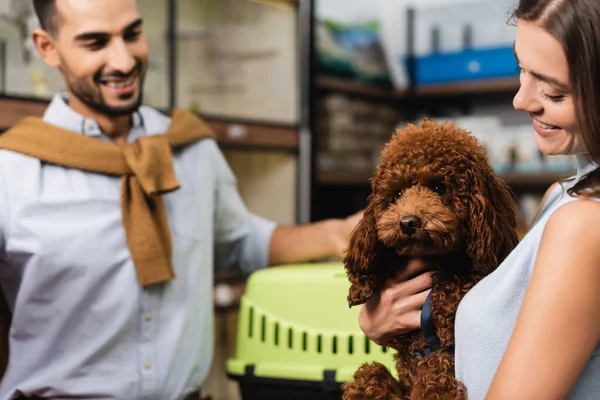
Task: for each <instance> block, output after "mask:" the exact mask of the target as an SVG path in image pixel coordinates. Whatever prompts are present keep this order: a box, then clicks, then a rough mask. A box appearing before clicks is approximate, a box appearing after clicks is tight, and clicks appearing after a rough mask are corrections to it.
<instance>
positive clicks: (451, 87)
mask: <svg viewBox="0 0 600 400" xmlns="http://www.w3.org/2000/svg"><path fill="white" fill-rule="evenodd" d="M517 90H519V78H518V77H514V78H498V79H485V80H473V81H464V82H453V83H445V84H431V85H421V86H418V87H416V88H415V95H416V96H418V97H429V96H453V95H468V94H478V93H479V94H494V93H510V92H514V93H516V92H517Z"/></svg>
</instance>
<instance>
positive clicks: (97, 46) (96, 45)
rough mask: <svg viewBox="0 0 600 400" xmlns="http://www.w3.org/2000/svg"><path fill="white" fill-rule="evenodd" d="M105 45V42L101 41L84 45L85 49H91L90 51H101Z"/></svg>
mask: <svg viewBox="0 0 600 400" xmlns="http://www.w3.org/2000/svg"><path fill="white" fill-rule="evenodd" d="M105 45H106V42H104V41H101V40H94V41H92V42H87V43H85V47H87V48H88V49H92V50H97V49H101V48H102V47H104V46H105Z"/></svg>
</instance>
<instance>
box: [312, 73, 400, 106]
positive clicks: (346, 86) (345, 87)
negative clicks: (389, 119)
mask: <svg viewBox="0 0 600 400" xmlns="http://www.w3.org/2000/svg"><path fill="white" fill-rule="evenodd" d="M316 85H317V89H320V90H329V91H336V92H343V93H346V94H349V95H355V96H361V97H373V98H379V99H398V100H400V99H404V98H406V92H404V91H400V90H394V89H386V88H382V87H378V86H374V85H368V84H365V83H360V82H353V81H350V80H344V79H337V78H328V77H320V78H317V82H316Z"/></svg>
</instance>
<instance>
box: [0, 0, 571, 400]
mask: <svg viewBox="0 0 600 400" xmlns="http://www.w3.org/2000/svg"><path fill="white" fill-rule="evenodd" d="M138 4H139V7H140V12H141V14H142V17H143V19H144V25H145V31H146V34H147V36H148V41H149V47H150V49H151V54H150V66H149V71H148V75H147V79H146V82H145V88H144V90H145V100H146V103H147V104H149V105H151V106H154V107H157V108H159V109H162V110H165V111H166V110H168V109H169V108H170V107H173V106H178V107H183V108H186V109H189V110H192V111H194V112H197V113H198V114H199V115H201V116H202V117H203V118H204V119H205V120H206V121H207V122H208V124H209V125H210V126H211V127H212V128H213V130H214V131H215V133H216V134H217V137H218V142H219V145H220V147H221V149H222V150H223V152H224V153H225V155H226V157H227V159H228V161H229V163H230V165H231V167H232V169H233V171H234V172H235V174H236V176H237V177H238V184H239V188H240V192H241V193H242V196H243V198H244V200H245V202H246V204H247V205H248V207H249V208H250V209H251V210H252V211H254V212H255V213H257V214H259V215H263V216H265V217H267V218H271V219H273V220H275V221H277V222H278V223H281V224H291V223H306V222H310V221H316V220H320V219H323V218H329V217H344V216H346V215H349V214H351V213H353V212H355V211H357V210H359V209H361V208H363V207H364V206H365V204H366V199H367V196H368V195H369V190H370V188H369V178H370V177H371V176H372V175H373V173H374V171H375V168H376V166H377V164H378V162H379V154H380V152H381V150H382V147H383V144H384V143H385V142H386V141H387V140H388V139H389V138H390V136H391V135H392V134H393V132H394V129H395V128H396V127H401V126H403V125H404V124H406V123H407V122H416V121H418V120H419V119H420V118H421V117H425V116H429V117H436V118H439V119H452V120H455V121H457V122H458V123H459V125H461V126H463V127H465V128H467V129H469V130H471V131H473V133H474V134H475V135H477V137H479V138H480V140H481V141H482V142H483V143H484V144H485V146H486V148H487V150H488V153H489V156H490V161H491V162H492V165H493V167H494V168H495V170H496V171H497V172H498V174H500V175H501V176H502V177H504V179H505V180H506V181H507V182H508V184H509V185H510V186H511V188H512V189H513V191H514V192H515V196H516V200H517V202H518V205H519V212H520V219H521V229H522V231H523V232H524V231H525V230H526V229H527V226H528V224H529V223H530V221H531V218H532V216H533V214H534V212H535V208H536V206H537V203H538V201H539V199H540V198H541V196H542V194H543V192H544V191H545V189H546V188H547V187H548V186H549V185H550V184H551V183H552V182H554V181H555V180H556V179H558V178H560V177H564V176H566V175H569V174H570V173H572V172H573V170H574V166H573V165H572V164H571V161H570V160H569V159H567V158H564V157H551V158H550V157H545V156H544V155H543V154H541V153H540V152H538V151H537V149H536V147H535V143H534V141H533V138H534V136H533V132H532V127H531V120H530V118H529V117H528V116H527V115H521V114H519V113H517V112H515V111H514V110H513V109H512V97H513V96H514V94H515V93H516V91H517V89H518V73H517V69H516V67H517V65H516V61H515V59H514V56H513V50H512V44H513V41H514V37H515V28H514V26H511V25H510V24H507V21H508V19H509V10H510V9H511V7H512V6H513V3H512V0H419V1H416V0H138ZM36 26H37V21H36V19H35V17H34V16H33V14H32V10H31V5H30V2H29V1H28V0H0V130H2V129H6V128H8V127H10V126H11V125H12V124H14V123H15V122H16V121H17V120H18V119H20V118H22V117H24V116H27V115H38V116H39V115H41V114H42V113H43V110H44V108H45V107H46V105H47V104H48V100H49V99H50V97H51V95H52V94H53V93H54V92H55V91H56V90H61V89H63V88H62V82H61V80H60V79H58V78H59V76H58V73H57V71H56V70H51V69H49V68H47V67H46V66H45V65H44V63H43V61H42V60H40V58H39V57H38V56H37V54H36V52H35V50H34V49H33V47H32V44H31V41H30V40H29V33H30V32H31V30H32V29H33V28H35V27H36ZM317 261H334V262H339V260H317ZM302 268H304V267H302ZM302 268H300V269H301V270H302ZM307 268H308V267H307ZM336 268H337V269H336ZM250 278H251V281H248V277H247V276H242V275H239V274H237V273H235V271H228V272H226V273H224V272H221V273H218V274H217V275H216V280H215V311H216V324H215V334H216V335H215V337H216V341H217V342H216V349H215V357H214V364H213V368H212V372H211V376H210V378H209V380H208V382H207V384H206V390H207V392H208V393H209V394H210V395H212V398H213V399H214V400H239V399H241V398H242V394H241V392H240V383H241V380H240V379H230V378H231V377H232V376H234V377H235V374H239V373H240V371H242V372H243V373H244V374H246V376H247V377H250V378H252V377H256V376H257V375H260V372H261V371H262V373H263V374H265V375H268V374H269V373H270V374H271V377H272V378H273V377H277V379H275V380H273V379H271V380H266V381H262V384H263V386H265V385H266V387H267V389H268V388H269V385H276V384H277V382H280V383H281V385H283V386H285V385H286V384H287V385H288V386H287V388H289V387H290V386H289V384H290V381H292V383H293V382H295V383H296V384H297V383H298V382H304V383H311V382H312V383H315V382H316V383H317V384H318V385H317V386H318V387H320V388H321V389H323V390H325V389H327V388H329V389H331V388H332V387H333V388H335V384H336V379H337V381H339V380H340V379H342V378H343V377H348V376H349V374H351V371H352V369H353V368H355V367H356V366H357V365H356V362H357V358H356V357H359V356H360V357H362V358H363V359H364V360H367V361H368V360H373V359H376V358H381V357H383V358H384V359H386V360H387V359H389V358H386V357H389V356H390V355H389V354H387V355H386V353H385V352H386V349H385V348H380V347H378V346H375V345H374V344H372V343H369V342H368V341H366V340H365V338H364V336H361V333H360V332H359V331H357V326H356V319H355V312H356V310H348V307H347V304H346V303H345V290H346V286H345V284H346V282H345V278H344V276H343V274H340V269H339V264H338V266H337V267H334V268H333V269H331V268H329V269H328V267H324V268H317V269H316V270H311V271H308V272H306V271H305V273H301V272H299V270H297V269H294V268H289V269H287V270H286V272H285V273H282V274H280V275H276V276H270V275H262V276H261V275H259V276H255V277H250ZM253 278H256V279H254V280H253V281H252V279H253ZM250 283H251V284H250ZM307 290H310V291H311V293H312V294H311V295H310V296H307V295H306V291H307ZM265 293H266V295H265ZM242 294H245V295H246V297H245V298H244V299H245V300H242V301H241V300H240V299H241V298H242ZM294 294H296V295H294ZM306 298H310V300H302V302H299V301H298V299H306ZM249 304H250V305H251V306H249ZM323 304H327V305H328V306H327V307H323ZM298 305H302V306H303V307H298ZM337 307H339V309H338V308H337ZM251 310H252V311H251ZM259 310H261V311H260V312H261V314H260V316H259V314H258V312H259ZM277 310H279V311H277ZM278 312H279V316H281V315H280V314H281V313H284V314H286V315H285V316H286V317H288V318H291V319H289V320H288V321H287V325H286V322H285V321H283V320H280V319H278V315H277V313H278ZM253 313H254V314H253ZM269 313H270V314H269ZM353 313H354V314H353ZM267 314H269V315H270V317H269V318H267V317H266V316H267ZM252 321H254V322H255V325H254V326H253V327H252V326H251V325H252ZM290 321H292V322H290ZM299 321H302V323H300V322H299ZM298 324H299V325H300V328H299V327H298V326H297V325H298ZM249 325H250V326H249ZM302 326H303V327H304V328H303V329H302ZM249 328H250V329H249ZM297 328H298V329H297ZM253 329H255V330H256V331H253ZM337 330H340V332H337ZM251 332H255V333H256V334H255V335H251V334H250V333H251ZM275 332H276V333H275ZM338 333H339V335H338ZM251 336H252V337H251ZM250 339H251V340H250ZM280 339H281V340H280ZM313 345H314V346H313ZM298 346H300V347H298ZM370 346H371V347H370ZM261 357H262V358H263V360H262V364H261V360H259V358H261ZM353 357H354V358H353ZM266 358H269V359H268V360H267V361H268V362H267V361H265V359H266ZM269 363H270V364H269ZM267 364H269V365H267ZM290 366H291V367H290ZM332 373H333V374H332ZM336 373H337V375H336ZM228 374H229V375H230V376H229V377H228ZM336 376H337V378H336ZM237 378H239V375H238V376H237ZM286 378H289V379H286ZM278 379H279V380H278ZM294 379H296V380H295V381H294ZM246 382H247V383H248V384H252V383H253V382H254V383H256V382H255V381H252V380H247V381H246ZM257 382H258V384H261V381H260V380H259V381H257ZM265 382H266V383H265ZM338 383H339V382H338ZM319 385H320V386H319ZM291 387H292V388H294V389H293V391H292V393H294V391H295V393H296V394H298V396H300V395H302V393H303V392H302V390H304V389H301V387H303V386H302V385H300V386H298V387H296V386H293V385H292V386H291ZM263 389H264V387H263ZM307 393H308V392H307ZM269 396H271V395H265V397H264V398H265V399H266V398H281V399H282V400H285V399H289V398H295V397H293V396H292V397H289V396H288V397H286V396H285V395H284V394H281V393H280V395H276V394H273V396H275V397H272V396H271V397H269ZM331 396H333V397H325V396H323V397H319V396H318V395H308V394H307V395H306V396H305V397H302V396H300V397H298V398H307V399H313V398H319V399H321V398H322V399H325V398H328V399H329V398H336V397H335V396H336V395H334V394H331ZM248 398H252V399H253V400H254V399H257V400H260V399H261V398H263V397H258V395H248V394H246V395H245V396H244V399H248Z"/></svg>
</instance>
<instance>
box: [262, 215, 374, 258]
mask: <svg viewBox="0 0 600 400" xmlns="http://www.w3.org/2000/svg"><path fill="white" fill-rule="evenodd" d="M362 214H363V212H362V211H359V212H357V213H355V214H353V215H351V216H349V217H347V218H344V219H327V220H324V221H319V222H315V223H312V224H308V225H299V226H289V227H287V226H286V227H282V226H281V227H277V228H275V230H274V231H273V235H272V237H271V243H270V249H269V265H270V266H273V265H281V264H291V263H301V262H306V261H313V260H320V259H324V258H326V257H330V256H340V257H341V256H343V253H344V251H345V250H346V247H347V246H348V243H349V241H350V235H351V234H352V230H353V229H354V227H355V226H356V225H357V224H358V222H359V221H360V219H361V218H362Z"/></svg>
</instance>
